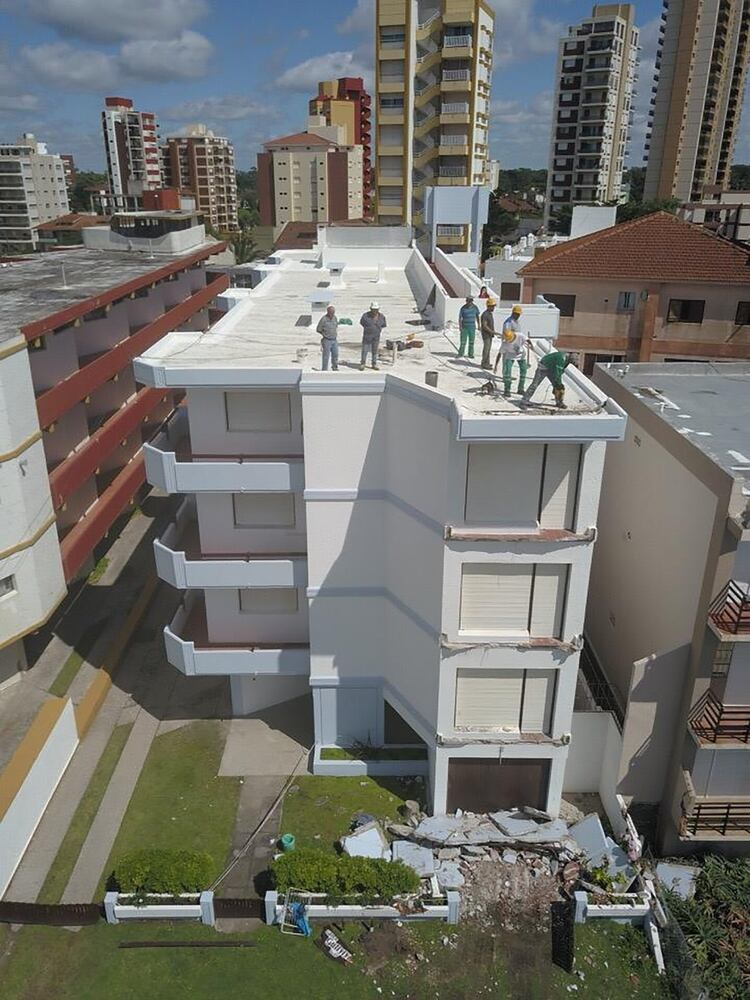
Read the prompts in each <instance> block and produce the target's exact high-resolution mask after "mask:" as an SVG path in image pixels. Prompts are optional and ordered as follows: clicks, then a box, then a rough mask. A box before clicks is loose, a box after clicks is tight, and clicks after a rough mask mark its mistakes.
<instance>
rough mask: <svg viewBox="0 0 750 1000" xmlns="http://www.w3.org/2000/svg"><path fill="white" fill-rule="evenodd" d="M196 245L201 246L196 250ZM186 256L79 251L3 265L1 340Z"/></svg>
mask: <svg viewBox="0 0 750 1000" xmlns="http://www.w3.org/2000/svg"><path fill="white" fill-rule="evenodd" d="M196 249H200V248H195V247H194V248H192V251H195V250H196ZM192 251H191V252H192ZM185 256H186V255H185V254H168V253H159V254H154V255H153V256H150V255H149V254H148V253H147V252H145V251H142V252H141V251H137V250H132V251H131V250H128V251H118V250H83V249H82V250H78V249H75V250H63V251H50V252H49V253H40V254H35V255H34V256H33V257H28V258H27V259H25V260H22V261H16V262H14V263H12V264H4V265H0V343H3V342H4V341H7V340H10V339H12V338H13V337H17V336H18V335H19V333H20V330H21V327H24V326H26V325H27V324H28V323H33V322H35V321H36V320H40V319H43V318H44V317H45V316H50V315H52V314H53V313H56V312H60V310H62V309H68V308H70V306H73V305H75V304H76V303H77V302H83V301H85V300H86V299H89V298H92V297H93V296H96V295H101V294H102V293H103V292H105V291H107V290H108V289H110V288H115V287H117V286H118V285H124V284H126V283H127V282H130V281H133V280H134V279H136V278H140V277H141V276H143V275H146V274H149V273H150V272H151V271H158V270H159V269H160V268H162V267H165V266H168V265H169V264H171V263H174V262H176V261H179V260H182V259H183V258H184V257H185Z"/></svg>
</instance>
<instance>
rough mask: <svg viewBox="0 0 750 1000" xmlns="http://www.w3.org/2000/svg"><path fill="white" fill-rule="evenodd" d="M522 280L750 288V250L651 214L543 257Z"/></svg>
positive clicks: (531, 264)
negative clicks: (606, 281) (590, 280)
mask: <svg viewBox="0 0 750 1000" xmlns="http://www.w3.org/2000/svg"><path fill="white" fill-rule="evenodd" d="M518 273H519V274H521V275H523V277H524V278H547V277H549V278H590V279H592V280H596V279H615V278H616V279H626V278H629V279H631V280H634V281H677V282H688V281H695V282H699V283H701V284H709V283H714V284H721V285H730V284H731V285H737V284H750V248H748V247H743V246H741V245H740V244H737V243H733V242H732V241H731V240H727V239H724V238H723V237H721V236H716V235H715V234H714V233H710V232H708V231H707V230H706V229H704V228H703V227H702V226H696V225H693V224H692V223H690V222H683V221H682V220H681V219H678V218H677V217H676V216H675V215H671V214H670V213H669V212H653V213H652V214H651V215H644V216H642V217H641V218H640V219H634V220H633V221H632V222H623V223H621V224H620V225H619V226H611V227H610V228H609V229H602V230H600V231H599V232H597V233H590V234H589V235H588V236H580V237H579V238H578V239H576V240H568V241H567V242H566V243H560V244H558V245H557V246H555V247H550V248H549V249H548V250H544V251H542V252H541V253H539V254H538V255H537V256H536V257H534V259H533V260H531V261H529V263H528V264H525V265H524V266H523V267H522V268H521V269H520V270H519V272H518Z"/></svg>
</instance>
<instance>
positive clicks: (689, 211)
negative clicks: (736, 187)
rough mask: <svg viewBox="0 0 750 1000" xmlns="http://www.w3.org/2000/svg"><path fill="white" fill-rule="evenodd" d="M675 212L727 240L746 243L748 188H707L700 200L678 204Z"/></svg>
mask: <svg viewBox="0 0 750 1000" xmlns="http://www.w3.org/2000/svg"><path fill="white" fill-rule="evenodd" d="M677 214H678V215H679V217H680V218H681V219H684V220H685V221H686V222H695V223H697V224H698V225H699V226H703V227H704V228H706V229H710V230H711V232H713V233H717V234H718V235H719V236H725V237H726V238H727V239H728V240H739V241H740V242H741V243H750V191H724V190H722V189H721V188H719V187H714V188H707V189H705V190H704V192H703V198H702V199H701V201H690V202H687V203H686V204H684V205H681V206H680V208H679V209H678V212H677Z"/></svg>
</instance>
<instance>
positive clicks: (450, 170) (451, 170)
mask: <svg viewBox="0 0 750 1000" xmlns="http://www.w3.org/2000/svg"><path fill="white" fill-rule="evenodd" d="M440 176H441V177H465V176H466V167H441V168H440Z"/></svg>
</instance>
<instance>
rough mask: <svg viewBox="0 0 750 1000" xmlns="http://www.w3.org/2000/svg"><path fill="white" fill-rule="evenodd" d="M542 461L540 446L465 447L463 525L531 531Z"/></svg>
mask: <svg viewBox="0 0 750 1000" xmlns="http://www.w3.org/2000/svg"><path fill="white" fill-rule="evenodd" d="M543 457H544V445H541V444H471V445H469V458H468V465H467V482H466V512H465V516H466V521H467V523H468V524H486V525H502V526H504V527H512V528H535V527H536V526H537V516H536V515H537V510H538V508H539V487H540V482H541V477H542V459H543Z"/></svg>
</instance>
